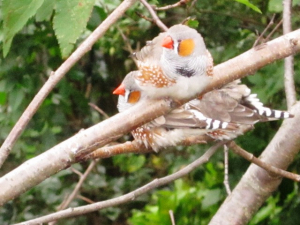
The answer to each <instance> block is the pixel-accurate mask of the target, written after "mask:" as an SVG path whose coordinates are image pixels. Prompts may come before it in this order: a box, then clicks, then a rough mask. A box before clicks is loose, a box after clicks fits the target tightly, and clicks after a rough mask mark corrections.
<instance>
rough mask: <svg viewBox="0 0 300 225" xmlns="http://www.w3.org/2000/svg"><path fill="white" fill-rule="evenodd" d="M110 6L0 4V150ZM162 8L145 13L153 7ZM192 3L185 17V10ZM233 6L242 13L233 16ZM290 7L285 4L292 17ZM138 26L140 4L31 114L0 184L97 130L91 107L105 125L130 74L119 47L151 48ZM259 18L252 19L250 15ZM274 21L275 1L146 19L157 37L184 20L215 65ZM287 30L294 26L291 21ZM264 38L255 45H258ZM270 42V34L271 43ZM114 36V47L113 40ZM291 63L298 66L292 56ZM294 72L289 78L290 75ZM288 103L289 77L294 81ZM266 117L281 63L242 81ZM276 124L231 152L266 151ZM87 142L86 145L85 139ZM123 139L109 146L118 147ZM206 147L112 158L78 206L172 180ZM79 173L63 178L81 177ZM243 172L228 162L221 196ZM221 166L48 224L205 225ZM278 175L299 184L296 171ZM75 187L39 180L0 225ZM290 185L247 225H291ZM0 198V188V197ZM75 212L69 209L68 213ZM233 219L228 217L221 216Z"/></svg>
mask: <svg viewBox="0 0 300 225" xmlns="http://www.w3.org/2000/svg"><path fill="white" fill-rule="evenodd" d="M120 2H121V1H108V0H96V1H95V0H80V1H79V0H67V1H66V0H57V1H51V0H23V1H17V0H3V1H2V2H1V3H0V5H1V8H2V12H1V13H0V18H1V20H0V27H1V28H0V43H1V45H0V50H1V51H2V54H1V55H2V57H1V58H0V64H1V67H0V127H1V129H0V140H1V142H3V141H4V140H5V138H6V136H7V135H8V133H9V132H10V130H11V129H12V127H13V126H14V124H15V122H16V121H17V120H18V118H19V117H20V115H21V114H22V112H23V111H24V110H25V108H26V107H27V106H28V104H29V103H30V101H31V100H32V98H33V97H34V96H35V94H36V93H37V92H38V90H39V89H40V88H41V87H42V85H43V84H44V82H45V81H46V80H47V79H48V77H49V75H50V72H51V71H54V70H56V69H57V68H58V67H59V65H60V64H61V63H62V62H63V61H64V59H65V58H66V57H67V56H68V55H70V54H71V52H72V51H73V50H74V48H76V47H78V46H79V45H80V43H81V42H82V40H84V38H86V37H87V36H88V35H89V34H90V33H91V32H92V31H93V30H94V29H95V28H96V27H97V26H98V25H99V24H100V23H101V22H102V21H103V20H104V19H105V18H106V17H107V15H108V14H109V13H110V12H111V11H112V10H113V9H114V8H116V7H117V6H118V5H119V4H120ZM173 3H175V2H174V1H170V0H168V1H158V0H155V1H151V4H155V5H158V6H163V5H167V4H173ZM193 3H195V4H194V5H193V6H191V4H193ZM241 3H242V4H241ZM299 5H300V1H299V0H298V1H294V6H293V9H294V11H296V10H299V7H300V6H299ZM137 12H138V13H140V14H142V15H146V16H149V13H148V11H147V10H146V9H145V8H144V6H143V5H141V4H140V3H136V4H135V5H134V7H132V8H131V9H130V10H128V11H127V12H126V14H125V16H123V18H122V19H121V20H119V21H118V22H117V23H116V24H115V25H114V26H112V27H111V28H110V29H109V31H108V32H107V33H106V34H105V36H104V37H103V38H101V39H100V40H99V41H98V42H97V44H96V45H94V46H93V48H92V49H91V51H90V52H89V53H88V54H87V55H85V56H84V57H83V58H82V59H81V60H80V62H79V63H78V64H77V65H75V66H74V67H73V68H72V69H71V71H69V72H68V74H67V75H66V77H65V78H64V79H63V80H62V81H61V82H60V83H59V84H58V85H57V86H56V88H55V89H54V90H53V92H52V93H51V94H50V95H49V96H48V97H47V99H46V100H45V101H44V102H43V104H42V106H41V107H40V108H39V110H38V111H37V113H36V115H35V116H34V118H33V119H32V121H31V122H30V124H29V125H28V127H27V128H26V130H25V132H24V133H23V134H22V136H21V138H20V139H19V140H18V142H17V144H16V145H15V147H14V149H13V151H12V154H11V156H10V157H9V159H8V160H7V162H6V163H5V165H4V166H3V169H2V171H0V174H1V175H3V174H5V173H6V172H8V171H10V170H12V169H13V168H15V167H17V166H18V165H19V164H21V163H22V162H24V161H26V160H28V159H30V158H32V157H34V156H36V155H38V154H41V153H42V152H44V151H46V150H47V149H49V148H51V147H53V146H54V145H56V144H57V143H59V142H61V141H63V140H65V139H66V138H68V137H70V136H72V135H74V134H75V133H77V132H79V131H80V129H82V128H87V127H89V126H91V125H93V124H95V123H98V122H100V121H102V120H104V119H105V117H104V116H103V115H101V114H99V113H98V112H96V111H95V110H94V109H92V108H90V106H89V105H88V103H90V102H91V103H94V104H96V105H98V106H99V107H100V108H101V109H102V110H104V111H105V112H106V113H107V114H108V115H110V116H112V115H114V114H116V113H117V110H116V103H117V97H116V96H113V95H112V94H111V93H112V90H113V89H114V88H115V87H116V86H117V85H118V84H119V83H120V82H121V81H122V79H123V77H124V76H125V74H127V73H128V72H129V71H131V70H134V69H135V68H136V67H135V65H134V63H133V61H132V59H131V58H130V57H129V55H130V51H129V48H128V46H131V48H133V49H139V47H140V46H143V45H144V44H145V43H146V41H147V40H150V39H152V38H153V37H155V36H156V35H157V34H158V32H160V31H159V29H158V28H157V26H155V25H154V24H152V23H150V22H149V21H146V20H145V19H143V18H140V17H139V16H138V15H137ZM258 12H260V13H258ZM274 13H275V20H274V22H275V24H274V25H273V26H272V28H274V26H275V25H276V24H277V23H278V22H279V21H280V20H281V18H282V15H281V14H282V2H281V0H280V1H279V0H267V1H265V0H255V1H251V2H250V1H245V0H243V1H242V0H238V1H222V0H216V1H209V0H201V1H196V2H194V1H191V2H189V3H188V4H187V5H186V6H183V7H178V8H174V9H170V10H167V11H161V12H158V15H159V17H160V18H161V19H162V20H163V22H164V23H165V24H166V25H167V26H171V25H173V24H176V23H180V22H181V21H183V20H184V19H185V18H187V17H189V16H191V17H192V20H190V23H191V25H192V26H198V27H197V30H198V31H199V32H200V33H201V34H202V35H203V37H204V39H205V42H206V44H207V47H208V49H209V50H210V51H211V53H212V55H213V57H214V60H215V64H218V63H220V62H222V61H225V60H227V59H229V58H231V57H234V56H236V55H238V54H240V53H242V52H244V51H246V50H248V49H250V48H251V47H252V45H253V43H254V42H255V40H256V39H257V33H262V31H263V30H264V29H265V27H266V26H267V24H268V23H269V22H270V19H271V18H272V16H273V14H274ZM292 22H293V27H294V28H296V27H299V24H300V17H299V14H296V13H295V14H294V15H293V17H292ZM269 32H270V31H268V32H267V33H269ZM281 34H282V29H281V28H278V29H277V30H276V31H275V33H274V35H273V36H272V38H275V37H278V36H280V35H281ZM122 35H124V36H125V37H126V40H124V39H123V37H122ZM296 57H298V56H296ZM299 69H300V68H299V65H296V67H295V70H296V73H295V74H296V75H297V74H298V71H299ZM295 81H296V87H297V92H298V93H299V86H300V85H299V84H300V77H299V76H296V80H295ZM243 82H244V83H246V84H247V85H249V86H250V87H251V88H252V90H253V92H255V93H258V96H259V98H260V99H261V100H262V101H263V102H264V103H265V104H266V105H267V106H269V107H272V108H279V109H285V108H286V107H285V106H286V101H285V96H284V89H283V88H284V87H283V62H277V63H274V64H272V65H269V66H267V67H265V68H263V69H261V70H260V71H258V72H257V73H256V74H255V75H253V76H249V77H247V78H245V79H244V80H243ZM279 125H280V122H272V123H268V124H258V125H256V129H255V130H254V131H251V132H249V133H247V134H246V135H244V136H242V137H240V138H238V140H237V141H238V143H239V144H240V145H241V146H242V147H244V148H245V149H247V150H248V151H250V152H252V153H254V154H255V155H259V154H260V152H261V151H262V150H263V149H264V148H265V146H266V145H267V144H268V143H269V141H270V140H271V138H272V137H273V135H274V134H275V132H276V131H277V130H278V127H279ZM95 135H96V134H95ZM130 138H131V137H130V136H129V135H127V136H125V137H123V138H122V139H120V141H122V142H123V141H125V140H129V139H130ZM207 148H208V146H206V145H205V146H203V145H199V146H191V147H187V148H183V147H177V148H170V149H167V150H164V151H161V152H160V153H159V154H146V155H133V154H128V155H120V156H116V157H113V158H108V159H103V160H101V161H100V162H99V163H98V164H97V166H96V167H95V168H94V169H93V171H92V172H91V173H90V174H89V176H88V178H87V180H86V181H85V182H84V184H83V186H82V188H81V191H80V194H81V195H82V196H84V197H86V198H88V199H91V200H92V201H100V200H106V199H110V198H112V197H115V196H119V195H122V194H125V193H127V192H129V191H131V190H134V189H136V188H138V187H140V186H141V185H143V184H145V183H147V182H149V181H151V180H152V179H154V178H156V177H162V176H165V175H167V174H170V173H172V172H175V171H177V170H179V169H180V168H181V167H183V166H185V165H187V164H188V163H190V162H192V161H193V160H195V159H196V158H197V157H199V156H200V155H202V154H203V152H204V151H205V149H207ZM88 164H89V163H88V162H85V163H82V164H76V165H73V166H72V167H73V168H75V169H76V170H78V171H80V172H82V173H83V172H84V171H85V169H86V168H87V166H88ZM248 165H249V163H248V162H245V160H244V159H241V158H240V157H238V156H236V155H233V154H230V164H229V166H230V174H229V176H230V185H231V187H232V188H233V187H234V186H235V184H236V183H237V182H238V181H239V179H240V178H241V176H242V175H243V173H244V172H245V170H246V169H247V167H248ZM223 169H224V165H223V156H222V153H221V152H219V153H217V154H216V155H215V156H214V157H213V158H212V159H211V161H210V162H209V163H208V164H206V165H205V166H203V167H201V168H198V169H197V170H196V171H194V172H193V173H192V174H190V175H189V176H188V177H185V178H183V179H180V180H177V181H175V182H174V183H173V184H170V185H168V186H166V187H164V188H161V189H159V190H157V191H155V192H152V193H149V194H147V195H144V196H141V197H139V198H138V199H136V200H134V201H132V202H131V203H128V204H125V205H120V206H119V207H113V208H107V209H104V210H101V211H99V212H94V213H90V214H87V215H85V216H80V217H77V218H71V219H66V220H63V221H59V222H58V224H98V223H100V222H101V224H133V225H139V224H171V221H170V216H169V214H168V211H169V210H173V212H174V217H175V220H176V224H177V225H179V224H207V223H208V221H209V219H210V218H211V217H212V216H213V215H214V213H215V212H216V210H217V209H218V207H219V206H220V204H221V203H222V201H223V200H224V198H225V197H226V193H225V188H224V186H223V176H224V173H223ZM289 170H291V171H294V172H296V173H299V165H298V162H297V160H295V162H294V163H293V164H292V166H291V167H290V168H289ZM78 179H79V178H78V175H76V174H75V173H73V172H72V171H71V170H70V169H66V170H64V171H62V172H60V173H58V174H56V175H55V176H52V177H50V178H48V179H47V180H45V181H44V182H43V183H41V184H40V185H38V186H36V187H35V188H33V189H32V190H30V191H29V192H26V193H25V194H23V195H21V196H20V197H19V198H17V199H14V200H12V201H10V202H9V203H7V204H6V205H4V207H3V208H1V209H0V224H11V223H15V222H19V221H24V220H28V219H32V218H36V217H38V216H41V215H46V214H49V213H51V212H54V211H55V210H56V209H57V207H58V206H59V205H60V204H61V203H62V202H63V200H64V199H65V198H66V196H67V195H69V194H70V193H71V192H72V190H73V189H74V187H75V185H76V183H77V181H78ZM298 188H299V186H298V184H295V183H293V182H292V181H290V180H283V183H282V184H281V185H280V187H279V190H278V191H277V192H276V193H274V195H273V196H272V197H270V198H269V199H268V201H267V202H266V203H265V205H264V206H263V207H262V208H261V209H260V211H259V212H258V213H257V214H256V216H255V217H254V218H253V220H252V222H251V224H274V225H275V224H297V221H299V213H298V212H299V208H300V198H299V194H298ZM0 189H1V188H0ZM83 204H86V202H85V201H84V200H82V199H81V198H76V199H74V200H73V201H72V203H71V205H70V206H72V207H75V206H79V205H83ZM233 210H234V209H233Z"/></svg>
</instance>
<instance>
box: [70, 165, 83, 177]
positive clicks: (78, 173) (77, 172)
mask: <svg viewBox="0 0 300 225" xmlns="http://www.w3.org/2000/svg"><path fill="white" fill-rule="evenodd" d="M70 170H71V171H72V172H73V173H76V174H77V175H78V176H79V177H82V175H83V174H82V173H81V172H80V171H78V170H77V169H75V168H74V167H70Z"/></svg>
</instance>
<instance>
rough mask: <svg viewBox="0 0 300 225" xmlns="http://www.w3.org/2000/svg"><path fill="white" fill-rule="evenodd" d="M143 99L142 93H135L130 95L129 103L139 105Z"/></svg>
mask: <svg viewBox="0 0 300 225" xmlns="http://www.w3.org/2000/svg"><path fill="white" fill-rule="evenodd" d="M140 98H141V92H139V91H133V92H131V93H130V95H129V98H128V103H131V104H134V103H137V102H138V101H139V100H140Z"/></svg>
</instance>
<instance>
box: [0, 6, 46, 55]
mask: <svg viewBox="0 0 300 225" xmlns="http://www.w3.org/2000/svg"><path fill="white" fill-rule="evenodd" d="M43 2H44V0H22V1H20V0H3V35H4V40H3V56H4V57H5V56H6V55H7V53H8V51H9V49H10V46H11V42H12V40H13V38H14V36H15V35H16V33H17V32H19V31H20V30H21V29H22V28H23V27H24V26H25V24H26V23H27V21H28V19H29V18H30V17H32V16H34V15H35V14H36V11H37V9H38V8H39V7H40V6H41V5H42V3H43Z"/></svg>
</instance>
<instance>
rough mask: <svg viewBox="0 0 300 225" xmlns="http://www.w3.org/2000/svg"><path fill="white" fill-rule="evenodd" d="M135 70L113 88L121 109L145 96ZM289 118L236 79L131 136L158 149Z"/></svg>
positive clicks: (224, 137) (233, 135) (232, 134)
mask: <svg viewBox="0 0 300 225" xmlns="http://www.w3.org/2000/svg"><path fill="white" fill-rule="evenodd" d="M138 73H139V71H134V72H131V73H129V74H128V75H127V76H126V77H125V79H124V80H123V82H122V84H121V85H120V86H119V87H118V88H117V89H116V90H115V91H114V94H118V95H119V101H118V109H119V111H120V112H122V111H124V110H126V109H128V108H130V107H132V106H133V105H135V104H139V102H141V101H147V99H148V96H147V95H146V93H145V92H144V91H143V90H142V89H141V88H140V86H139V85H138V84H137V82H136V80H135V77H136V76H137V74H138ZM291 117H293V115H292V114H290V113H288V112H284V111H280V110H273V109H270V108H267V107H264V106H263V104H262V103H261V102H260V101H259V99H258V98H257V96H256V94H251V90H250V89H249V88H248V87H247V86H246V85H243V84H240V81H239V80H237V81H234V82H232V83H229V84H227V85H225V86H224V87H222V88H220V89H216V90H213V91H211V92H208V93H206V94H204V95H203V96H201V97H200V98H196V99H193V100H191V101H189V102H187V103H186V104H184V105H183V106H181V107H179V108H177V109H174V110H173V111H171V112H170V113H168V114H167V115H164V116H160V117H158V118H156V119H155V120H153V121H151V122H149V123H146V124H144V125H142V126H140V127H138V128H136V129H134V130H133V131H132V135H133V136H134V138H135V140H137V141H138V142H139V143H141V144H143V145H145V146H146V147H147V148H152V149H153V150H154V151H158V150H159V149H161V148H164V147H168V146H176V145H178V144H179V143H180V142H181V141H183V140H185V139H186V138H190V137H199V136H202V135H207V136H209V137H211V138H213V139H215V140H229V139H233V138H236V137H237V136H239V135H242V134H243V132H244V130H247V129H250V128H252V127H253V125H254V124H255V123H257V122H262V121H270V120H277V119H283V118H291Z"/></svg>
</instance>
